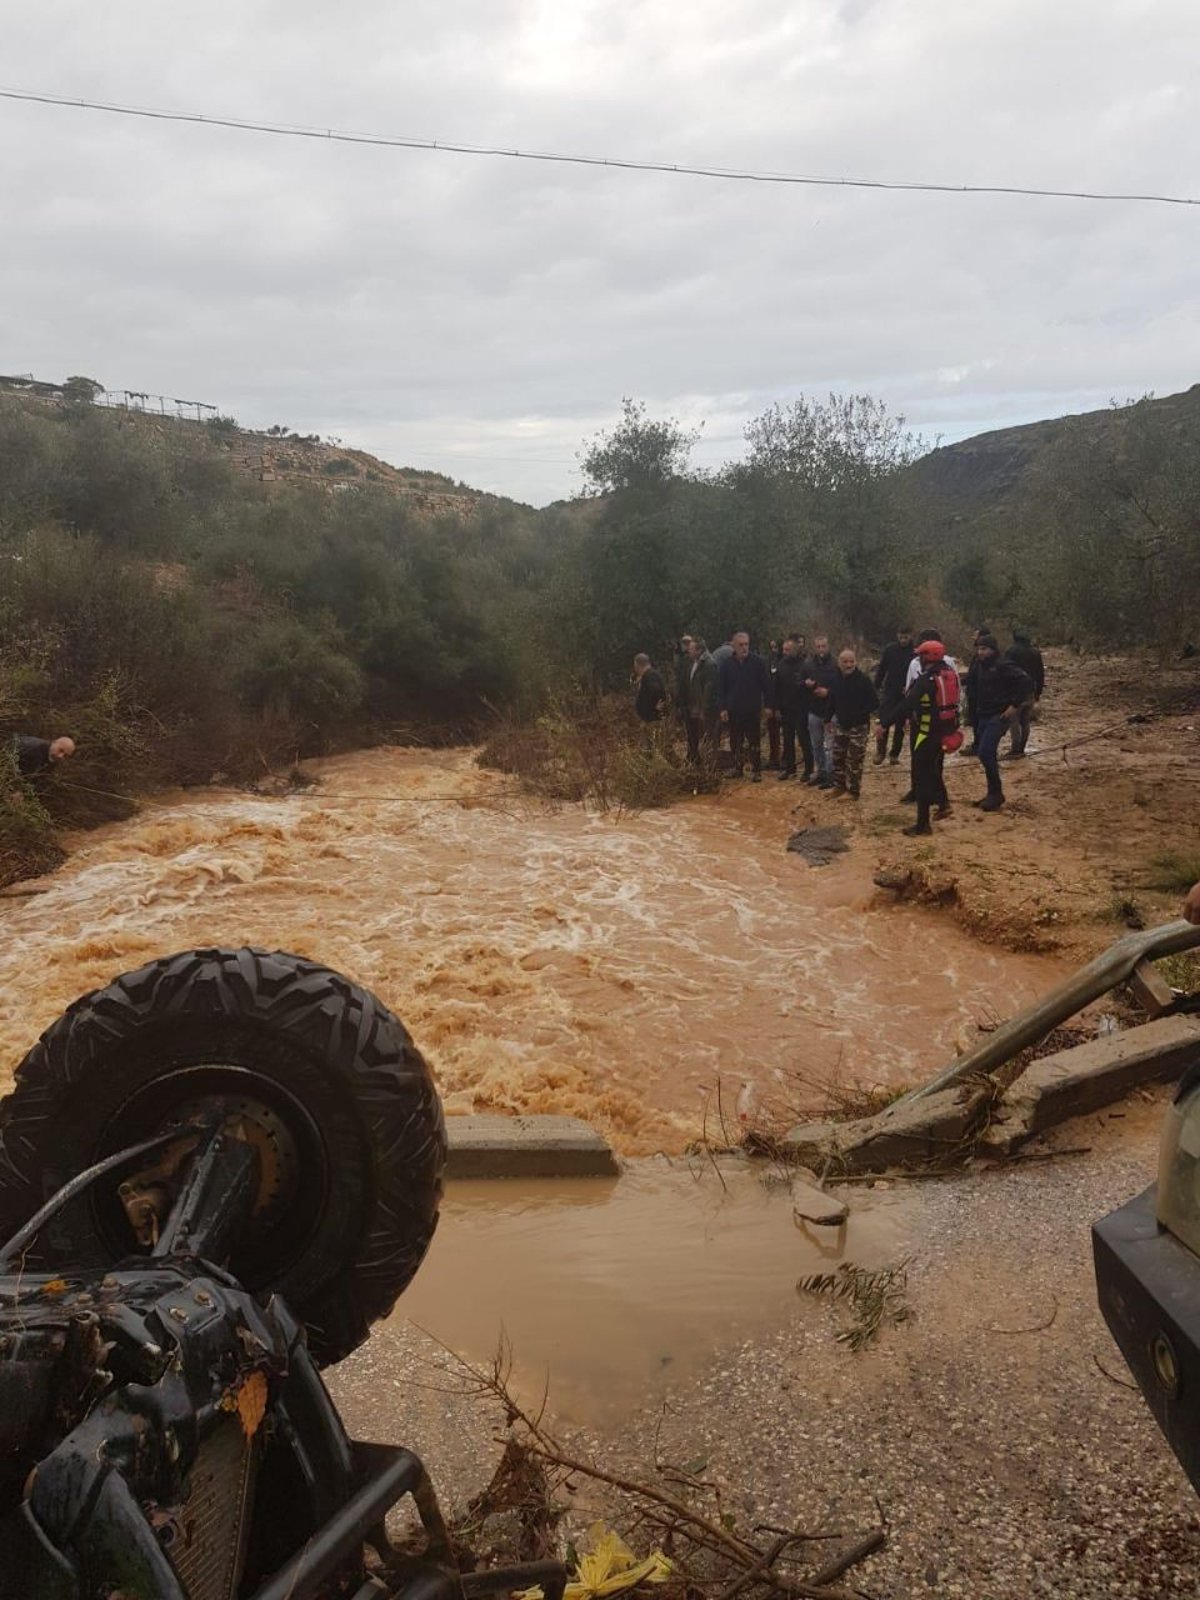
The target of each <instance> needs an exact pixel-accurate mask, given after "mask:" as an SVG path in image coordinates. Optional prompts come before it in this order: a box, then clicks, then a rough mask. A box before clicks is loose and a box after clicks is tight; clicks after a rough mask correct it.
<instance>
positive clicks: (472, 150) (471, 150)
mask: <svg viewBox="0 0 1200 1600" xmlns="http://www.w3.org/2000/svg"><path fill="white" fill-rule="evenodd" d="M0 99H4V100H20V101H25V102H27V103H29V104H32V105H46V106H64V107H71V108H73V109H75V110H80V111H103V112H106V113H108V114H109V115H110V116H117V117H142V118H146V119H147V120H149V121H153V122H190V123H196V124H203V125H204V126H205V127H211V128H232V129H234V130H236V131H238V132H241V133H267V134H274V135H276V136H277V137H280V138H289V139H323V140H326V141H327V142H332V143H335V144H362V145H376V146H382V147H384V148H386V149H396V150H432V151H439V152H444V153H445V154H448V155H464V156H502V157H507V158H508V159H509V160H513V161H543V162H551V163H555V164H558V165H564V166H577V167H610V168H614V169H618V170H621V171H626V172H659V173H668V174H671V175H672V176H679V177H693V178H717V179H722V180H724V181H727V182H734V183H765V184H785V185H792V186H800V187H810V188H820V189H876V190H880V189H881V190H890V191H893V192H900V193H921V194H977V195H978V194H988V195H1010V196H1020V197H1035V198H1038V199H1043V200H1100V201H1128V202H1135V203H1139V204H1147V205H1164V206H1200V199H1196V198H1192V197H1190V196H1187V195H1175V194H1155V193H1149V192H1146V193H1141V192H1131V193H1122V192H1118V191H1110V190H1089V189H1048V188H1034V187H1024V186H1022V185H1020V184H1008V183H928V182H916V181H900V180H898V179H881V178H828V177H813V176H805V175H801V174H799V173H787V172H763V171H754V170H744V169H741V168H736V167H719V166H708V165H699V164H697V165H692V164H689V163H686V162H681V161H644V160H633V159H630V158H624V157H619V156H585V155H565V154H562V153H559V152H555V151H550V150H515V149H510V148H507V147H505V146H501V145H482V144H469V143H467V142H465V141H463V140H457V139H417V138H409V137H405V136H403V135H400V134H394V135H393V134H378V133H349V132H346V131H344V130H339V129H336V128H310V127H305V126H303V125H302V124H294V123H286V122H265V121H258V120H255V119H254V118H250V117H219V116H208V115H206V114H204V113H202V112H198V111H165V110H159V109H155V108H152V107H148V106H127V105H118V104H115V103H112V102H108V101H103V100H85V99H82V98H78V97H75V96H68V95H57V94H37V93H34V92H33V91H30V90H24V89H0Z"/></svg>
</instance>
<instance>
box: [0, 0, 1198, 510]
mask: <svg viewBox="0 0 1200 1600" xmlns="http://www.w3.org/2000/svg"><path fill="white" fill-rule="evenodd" d="M4 13H7V22H8V26H7V27H6V28H5V30H4V35H5V45H4V65H3V67H2V68H0V84H2V86H3V87H5V88H18V89H31V90H38V91H48V92H51V93H57V94H65V95H72V96H79V97H84V98H90V99H98V100H107V101H120V102H126V103H131V104H136V105H140V106H153V107H164V108H168V109H179V110H185V111H201V112H205V113H208V114H211V115H232V116H236V117H245V118H256V119H264V120H268V121H275V122H288V123H292V124H306V125H317V126H320V127H333V128H340V129H349V130H365V131H369V132H381V133H388V134H403V135H413V136H418V137H428V138H438V139H457V140H465V141H470V142H474V143H480V144H490V143H496V144H501V145H505V146H515V147H518V148H526V149H539V148H540V149H543V150H555V151H564V152H572V153H582V154H589V155H603V156H618V157H634V158H640V159H648V160H664V161H676V162H695V163H712V164H718V165H721V166H725V167H746V168H759V169H769V170H772V171H777V172H794V173H808V174H819V175H829V176H835V177H839V176H856V177H871V178H879V179H888V180H910V179H919V180H925V181H934V182H945V183H1002V184H1018V185H1020V184H1023V185H1031V186H1039V187H1055V188H1059V187H1061V188H1085V189H1086V188H1090V189H1098V188H1104V189H1117V190H1124V191H1128V190H1142V189H1152V190H1155V191H1157V192H1162V193H1173V194H1180V195H1188V194H1200V159H1198V157H1200V150H1198V148H1197V147H1198V144H1200V103H1198V101H1200V90H1198V87H1197V63H1198V61H1200V5H1198V4H1197V3H1196V0H1103V3H1097V0H987V3H986V4H982V3H980V4H971V3H967V0H794V3H790V4H789V3H785V0H740V3H739V4H736V5H731V4H730V3H729V0H687V3H686V4H681V3H679V0H619V3H618V0H605V3H599V0H596V3H593V0H403V3H402V4H398V3H397V0H386V3H385V0H352V3H343V4H341V5H340V6H330V5H329V4H327V3H322V4H316V3H314V0H287V3H286V4H284V3H265V0H238V3H236V4H234V3H229V0H216V3H213V0H209V3H206V4H204V5H198V4H195V3H174V4H170V5H164V4H163V3H162V0H155V3H154V4H149V3H133V0H106V3H105V4H104V5H102V6H93V7H81V6H79V5H78V4H76V3H70V4H67V3H63V0H40V4H39V5H38V6H37V7H36V8H34V7H30V6H29V5H28V4H26V3H25V0H21V4H20V5H19V6H18V5H17V4H15V3H14V0H0V15H2V14H4ZM0 135H2V137H0V151H2V152H3V153H2V155H0V205H2V213H0V214H2V215H3V218H4V226H3V234H2V236H0V237H2V243H0V371H6V372H33V373H35V374H36V375H37V376H39V377H44V378H61V377H63V376H65V375H67V374H70V373H76V372H78V373H85V374H88V375H90V376H93V377H95V378H98V379H99V380H100V381H101V382H102V383H104V384H105V385H106V386H108V387H109V388H112V389H121V388H130V389H140V390H150V391H161V392H164V393H166V394H169V395H178V396H183V397H186V398H191V399H197V400H203V401H208V402H211V403H214V404H216V405H217V406H219V407H220V409H221V410H222V411H224V412H231V413H233V414H234V415H235V416H237V417H238V418H239V419H240V420H241V421H242V422H243V423H245V424H246V425H249V426H259V427H265V426H268V425H269V424H271V423H276V422H280V423H286V424H287V425H289V426H291V427H294V428H297V429H299V430H300V431H301V432H305V433H308V432H317V433H321V434H333V435H337V436H340V437H341V438H343V439H344V440H345V441H346V442H347V443H354V444H360V445H362V446H363V447H365V448H367V449H370V450H373V451H375V452H376V453H378V454H379V455H382V456H384V457H385V458H386V459H388V460H390V461H393V462H395V463H396V464H398V465H414V466H427V467H434V468H437V469H439V470H442V471H446V472H449V473H451V474H452V475H453V476H454V477H457V478H464V479H466V480H467V481H469V482H471V483H474V484H477V485H479V486H481V487H484V488H487V489H492V490H495V491H497V492H500V493H505V494H511V495H514V496H517V497H518V498H521V499H526V500H530V501H532V502H534V503H535V504H541V503H544V502H546V501H548V500H551V499H555V498H558V497H561V496H565V495H569V494H571V493H573V492H575V491H576V489H577V488H578V485H579V476H578V470H577V462H576V459H575V453H576V451H577V450H578V448H579V446H580V442H581V440H582V439H583V438H584V437H586V436H588V435H590V434H591V433H593V432H594V431H595V430H596V429H598V428H601V427H604V426H606V425H608V424H609V423H610V422H611V421H612V420H613V419H614V417H615V415H616V413H617V411H618V409H619V406H620V400H621V397H622V395H632V396H635V397H637V398H640V399H644V400H645V401H646V402H647V403H648V405H649V406H650V407H651V409H652V410H653V411H655V412H669V413H672V414H674V415H676V416H679V417H681V418H682V419H684V420H686V421H687V422H689V423H690V424H692V425H696V424H699V423H700V422H703V423H704V442H703V443H702V444H701V446H700V447H699V448H698V449H697V452H696V455H695V457H694V459H695V460H696V462H697V463H698V464H700V465H703V466H715V465H717V464H718V463H719V462H720V461H722V460H725V459H728V458H730V457H732V456H736V455H738V454H739V453H740V450H741V435H742V429H743V427H744V424H745V422H746V420H747V419H748V418H749V417H751V416H753V415H755V414H756V413H758V412H759V411H761V410H763V409H764V408H765V407H766V406H767V405H768V404H770V403H771V402H772V401H774V400H783V401H786V400H787V399H788V398H790V397H792V396H795V395H797V394H800V393H809V394H818V395H821V394H824V393H826V392H827V391H829V390H830V389H837V390H854V391H866V392H870V393H873V394H877V395H881V396H882V397H883V398H884V399H885V400H886V401H887V403H888V405H889V406H890V407H891V408H892V409H893V410H895V411H898V412H901V413H903V414H904V415H905V416H906V417H907V418H908V419H909V422H910V425H912V426H913V427H915V428H917V429H919V430H920V431H921V432H922V433H924V434H926V435H927V436H928V437H929V438H930V439H931V441H932V439H933V437H934V436H935V435H938V434H941V435H942V436H943V437H944V438H945V439H947V440H949V439H955V438H961V437H964V436H965V435H967V434H970V433H973V432H978V431H980V430H982V429H985V428H989V427H995V426H999V425H1002V424H1005V423H1009V422H1016V421H1026V420H1032V419H1034V418H1037V417H1043V416H1050V415H1057V414H1061V413H1062V412H1064V411H1073V410H1080V409H1087V408H1090V407H1093V406H1097V405H1104V404H1106V403H1107V402H1108V401H1109V400H1110V399H1111V398H1114V397H1118V398H1121V397H1127V396H1132V395H1137V394H1140V393H1143V392H1145V391H1147V390H1154V391H1156V392H1157V393H1160V394H1165V393H1169V392H1171V391H1173V390H1178V389H1181V388H1186V387H1187V386H1188V385H1190V384H1191V383H1192V382H1194V381H1196V380H1198V379H1200V359H1198V358H1197V350H1198V342H1197V332H1198V321H1200V317H1198V307H1200V270H1198V261H1200V208H1190V207H1173V206H1172V207H1168V206H1149V205H1136V204H1131V203H1120V204H1111V205H1104V204H1094V203H1087V202H1082V201H1068V200H1045V199H1020V198H1016V197H1011V198H1009V197H984V196H971V195H928V194H916V195H913V194H906V195H901V194H885V193H877V192H869V191H855V190H837V191H835V190H828V189H809V188H783V187H777V186H770V185H756V184H732V183H722V182H716V181H711V180H705V179H700V178H691V177H684V176H670V175H660V174H644V173H631V172H617V171H612V170H608V171H604V170H591V169H585V168H580V167H570V166H546V165H543V164H540V163H535V162H524V161H512V160H503V159H496V158H484V157H471V156H456V155H449V154H442V153H423V152H421V153H418V152H406V151H398V150H381V149H370V148H363V147H357V146H349V145H339V144H328V143H326V144H321V143H317V142H312V141H304V140H288V139H278V138H271V137H267V136H264V135H257V134H251V133H242V132H236V131H230V130H222V129H210V128H200V127H192V126H180V125H173V124H168V123H154V122H145V121H132V120H126V119H121V118H116V117H111V116H105V115H102V114H100V113H96V112H86V111H82V110H73V109H56V108H53V107H42V106H33V105H27V104H18V103H13V102H8V101H0Z"/></svg>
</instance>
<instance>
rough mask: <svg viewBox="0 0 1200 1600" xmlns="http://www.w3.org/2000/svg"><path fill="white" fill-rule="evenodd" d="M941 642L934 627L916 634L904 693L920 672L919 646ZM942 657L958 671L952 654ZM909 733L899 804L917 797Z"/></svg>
mask: <svg viewBox="0 0 1200 1600" xmlns="http://www.w3.org/2000/svg"><path fill="white" fill-rule="evenodd" d="M941 643H942V636H941V634H940V633H939V632H938V631H937V629H936V628H926V629H925V631H924V632H923V633H920V634H918V635H917V648H916V650H914V651H913V658H912V660H911V661H910V662H909V664H908V672H907V673H906V675H905V679H904V690H905V693H906V694H907V692H908V691H909V689H911V688H912V686H913V684H914V683H915V682H916V681H917V677H918V676H919V674H920V672H921V670H922V668H921V656H920V653H919V652H920V649H921V646H922V645H923V644H941ZM943 659H944V660H945V663H946V665H947V666H948V667H949V668H951V670H952V671H954V672H957V671H958V662H957V661H955V659H954V657H953V656H951V655H947V656H944V658H943ZM910 735H911V737H910V743H909V755H910V760H909V780H908V792H907V793H906V794H902V795H901V796H900V804H901V805H902V806H910V805H912V804H913V803H914V802H915V800H916V798H917V789H916V778H915V776H913V775H912V770H911V769H912V761H911V754H912V750H913V749H914V748H915V746H916V733H915V730H910Z"/></svg>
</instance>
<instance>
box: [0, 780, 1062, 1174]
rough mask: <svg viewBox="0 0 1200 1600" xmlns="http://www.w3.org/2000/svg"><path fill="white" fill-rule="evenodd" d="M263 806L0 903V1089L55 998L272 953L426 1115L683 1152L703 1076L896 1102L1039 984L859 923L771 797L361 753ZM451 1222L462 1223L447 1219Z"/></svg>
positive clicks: (856, 871)
mask: <svg viewBox="0 0 1200 1600" xmlns="http://www.w3.org/2000/svg"><path fill="white" fill-rule="evenodd" d="M317 770H318V772H319V775H320V778H321V784H320V786H319V787H318V788H317V789H316V790H313V791H310V792H307V793H305V794H302V795H296V796H291V797H286V798H282V799H278V800H274V799H264V798H258V797H255V796H251V795H243V794H236V793H229V792H226V793H213V792H204V791H193V792H188V793H179V794H176V795H168V796H165V797H163V798H162V799H161V800H159V801H156V802H153V803H151V804H148V805H147V806H146V808H145V809H144V810H143V811H142V812H141V813H140V814H139V815H138V816H136V817H134V818H133V819H131V820H130V821H128V822H122V823H115V824H112V825H110V826H107V827H105V828H103V829H100V830H98V831H97V832H95V833H91V834H86V835H82V836H80V837H79V838H77V839H76V840H74V841H73V853H72V855H71V858H70V860H69V861H68V862H67V863H66V864H65V865H64V866H63V867H62V868H61V869H60V870H59V871H58V872H56V873H54V874H53V875H51V876H50V877H48V878H47V879H45V880H44V884H45V887H46V889H47V892H46V893H44V894H41V895H38V896H36V897H32V898H28V899H16V900H8V901H4V902H0V923H2V925H3V939H2V940H0V1066H2V1067H3V1070H4V1072H5V1073H7V1072H11V1069H12V1067H13V1066H15V1064H16V1062H17V1061H18V1060H19V1058H20V1056H21V1054H22V1053H23V1052H24V1051H25V1050H26V1049H27V1048H28V1047H29V1045H30V1044H31V1043H32V1042H33V1040H34V1039H35V1038H36V1036H37V1034H38V1033H39V1032H40V1030H41V1029H42V1028H43V1027H45V1026H46V1024H47V1023H49V1022H50V1021H52V1020H53V1018H54V1017H55V1016H56V1015H57V1014H58V1012H59V1011H60V1010H61V1009H62V1008H63V1007H64V1006H65V1005H66V1004H67V1003H68V1002H69V1001H70V1000H72V999H74V998H75V996H76V995H78V994H80V993H81V992H83V991H84V990H86V989H88V988H90V987H93V986H94V985H96V984H98V983H102V982H104V981H105V980H106V979H108V978H110V977H111V976H113V975H114V974H116V973H117V972H120V971H123V970H125V969H128V968H131V967H135V966H137V965H139V964H140V963H141V962H142V961H144V960H147V959H149V958H151V957H154V956H157V955H161V954H165V953H167V952H169V951H171V950H176V949H183V948H187V947H190V946H195V945H211V944H222V943H228V944H233V943H242V942H249V943H254V944H261V945H267V946H270V947H274V948H283V949H290V950H293V951H296V952H298V953H300V954H302V955H306V956H310V957H312V958H314V959H316V960H319V961H323V962H327V963H328V964H330V965H331V966H334V967H337V968H339V969H341V970H342V971H344V972H346V973H348V974H349V975H350V976H351V977H353V978H356V979H357V980H359V981H360V982H362V983H364V984H366V985H368V986H369V987H370V988H372V989H374V990H375V991H376V992H377V993H379V994H380V995H381V996H382V997H383V998H384V999H385V1000H386V1001H387V1002H388V1003H389V1004H390V1005H391V1006H392V1007H393V1008H394V1009H395V1010H396V1011H397V1012H398V1013H399V1015H400V1016H401V1017H402V1018H403V1019H404V1020H405V1021H406V1022H407V1024H408V1025H409V1027H410V1028H411V1030H412V1032H413V1034H414V1036H415V1037H416V1040H417V1042H418V1044H419V1045H420V1046H421V1048H422V1049H423V1050H424V1051H425V1052H426V1054H427V1056H428V1057H429V1059H430V1061H431V1063H432V1064H433V1067H434V1069H435V1071H436V1074H437V1077H438V1080H439V1083H440V1086H441V1089H442V1092H443V1095H444V1097H445V1101H446V1105H447V1109H448V1110H449V1111H450V1112H455V1111H470V1110H501V1111H521V1112H537V1111H559V1112H569V1113H576V1114H578V1115H580V1116H583V1117H586V1118H588V1119H589V1120H591V1121H592V1122H594V1123H595V1124H596V1125H598V1126H599V1127H601V1128H603V1129H604V1130H605V1131H606V1132H607V1133H608V1134H609V1135H610V1136H611V1137H612V1139H613V1141H614V1143H615V1144H616V1146H617V1147H618V1148H619V1149H620V1150H621V1151H623V1152H625V1153H626V1154H646V1153H653V1152H655V1151H674V1152H677V1151H681V1150H682V1149H684V1148H685V1146H686V1144H687V1143H688V1141H689V1140H690V1139H691V1138H693V1137H694V1136H695V1135H696V1133H697V1132H698V1130H699V1128H700V1126H701V1121H702V1117H703V1115H704V1110H705V1107H706V1106H707V1107H708V1114H709V1117H710V1126H711V1125H712V1120H711V1119H712V1117H713V1115H714V1103H713V1087H714V1084H715V1083H716V1081H717V1079H718V1076H720V1078H721V1080H722V1082H723V1085H724V1089H725V1095H724V1102H725V1105H726V1107H727V1108H728V1107H729V1106H730V1105H731V1104H732V1102H733V1100H734V1099H735V1098H736V1095H737V1092H738V1090H739V1088H740V1085H741V1084H742V1083H743V1082H751V1083H753V1084H754V1085H755V1086H756V1089H757V1091H758V1098H759V1101H760V1103H765V1104H769V1103H771V1102H772V1101H774V1102H775V1103H776V1104H777V1105H786V1106H787V1107H788V1108H791V1107H795V1108H801V1107H811V1106H812V1105H814V1104H815V1103H817V1101H818V1100H819V1098H820V1091H819V1090H818V1089H815V1088H814V1084H815V1083H817V1082H819V1081H822V1080H829V1079H836V1080H839V1081H843V1082H854V1083H888V1084H901V1083H905V1082H907V1081H909V1080H911V1079H913V1078H915V1077H917V1076H918V1075H919V1074H921V1073H922V1072H924V1071H925V1070H927V1069H928V1068H929V1067H930V1066H931V1065H933V1066H936V1065H939V1064H940V1063H941V1061H942V1060H943V1058H945V1057H946V1056H947V1055H948V1054H950V1053H952V1051H953V1048H954V1044H955V1040H956V1038H957V1037H958V1035H959V1034H960V1033H961V1032H962V1030H963V1029H964V1027H969V1026H970V1025H971V1024H973V1023H974V1022H976V1021H978V1020H980V1019H981V1018H983V1017H986V1016H988V1015H995V1014H996V1013H1000V1014H1005V1013H1007V1012H1009V1011H1010V1010H1012V1009H1013V1008H1014V1007H1016V1006H1018V1005H1020V1004H1022V1003H1024V1002H1026V1001H1027V1000H1029V999H1030V998H1032V996H1033V995H1034V994H1035V993H1037V992H1038V991H1039V990H1041V989H1043V988H1045V987H1046V986H1048V985H1049V984H1050V983H1051V982H1053V980H1054V977H1055V975H1056V971H1055V968H1054V966H1053V965H1052V964H1051V963H1048V962H1046V961H1044V960H1035V959H1033V958H1022V957H1017V956H1013V955H1011V954H1007V953H1005V952H1002V951H997V950H992V949H986V948H983V947H981V946H979V945H977V944H975V943H974V942H973V941H972V940H971V939H970V938H969V937H968V936H967V935H966V934H964V933H960V932H959V931H958V930H956V929H955V928H954V926H953V925H952V924H951V923H950V922H949V921H948V920H947V919H945V918H939V917H936V916H935V915H934V914H932V913H925V912H920V911H913V910H909V909H906V908H895V909H884V910H879V909H871V908H870V907H871V904H872V901H873V895H872V889H871V882H870V870H871V864H872V860H873V856H872V851H871V849H870V847H869V846H867V847H866V848H862V849H857V850H853V851H851V853H850V854H849V855H848V856H847V857H845V858H843V859H841V860H839V861H838V862H837V863H835V864H834V865H832V866H830V867H826V868H821V869H813V868H810V867H808V866H806V865H805V863H804V862H803V861H801V860H800V859H799V858H798V857H796V856H794V855H787V854H786V853H785V851H784V848H783V846H784V841H785V839H786V837H787V834H788V832H789V829H790V826H791V823H790V820H789V819H790V805H791V803H792V802H793V800H794V798H795V797H794V793H793V792H792V786H791V785H779V786H774V785H771V784H767V785H764V786H763V787H762V788H761V789H755V790H752V789H749V788H741V789H739V790H737V792H735V793H728V794H726V795H724V796H722V797H720V798H719V799H718V798H709V797H704V798H700V799H697V800H695V801H693V802H691V803H688V804H685V805H681V806H676V807H674V808H672V809H671V810H669V811H663V812H652V813H646V814H642V815H638V816H626V817H620V818H618V817H614V816H596V815H589V814H588V813H587V812H585V811H584V810H583V809H581V808H579V807H566V808H563V809H562V810H560V811H557V812H553V813H547V812H543V811H541V810H539V809H538V808H537V807H536V806H534V805H532V804H530V803H529V802H526V801H522V800H519V799H516V798H514V797H511V796H510V794H509V786H508V783H507V780H504V779H502V778H500V777H497V776H496V775H494V774H488V773H483V772H480V771H479V770H478V769H477V768H476V767H475V766H474V764H473V762H472V760H471V756H470V753H469V752H464V751H453V752H445V751H443V752H428V751H413V750H404V751H400V750H376V751H368V752H362V753H358V754H355V755H348V756H344V757H338V758H336V759H333V760H330V761H327V762H324V763H320V764H318V766H317ZM464 1204H465V1202H464Z"/></svg>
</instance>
